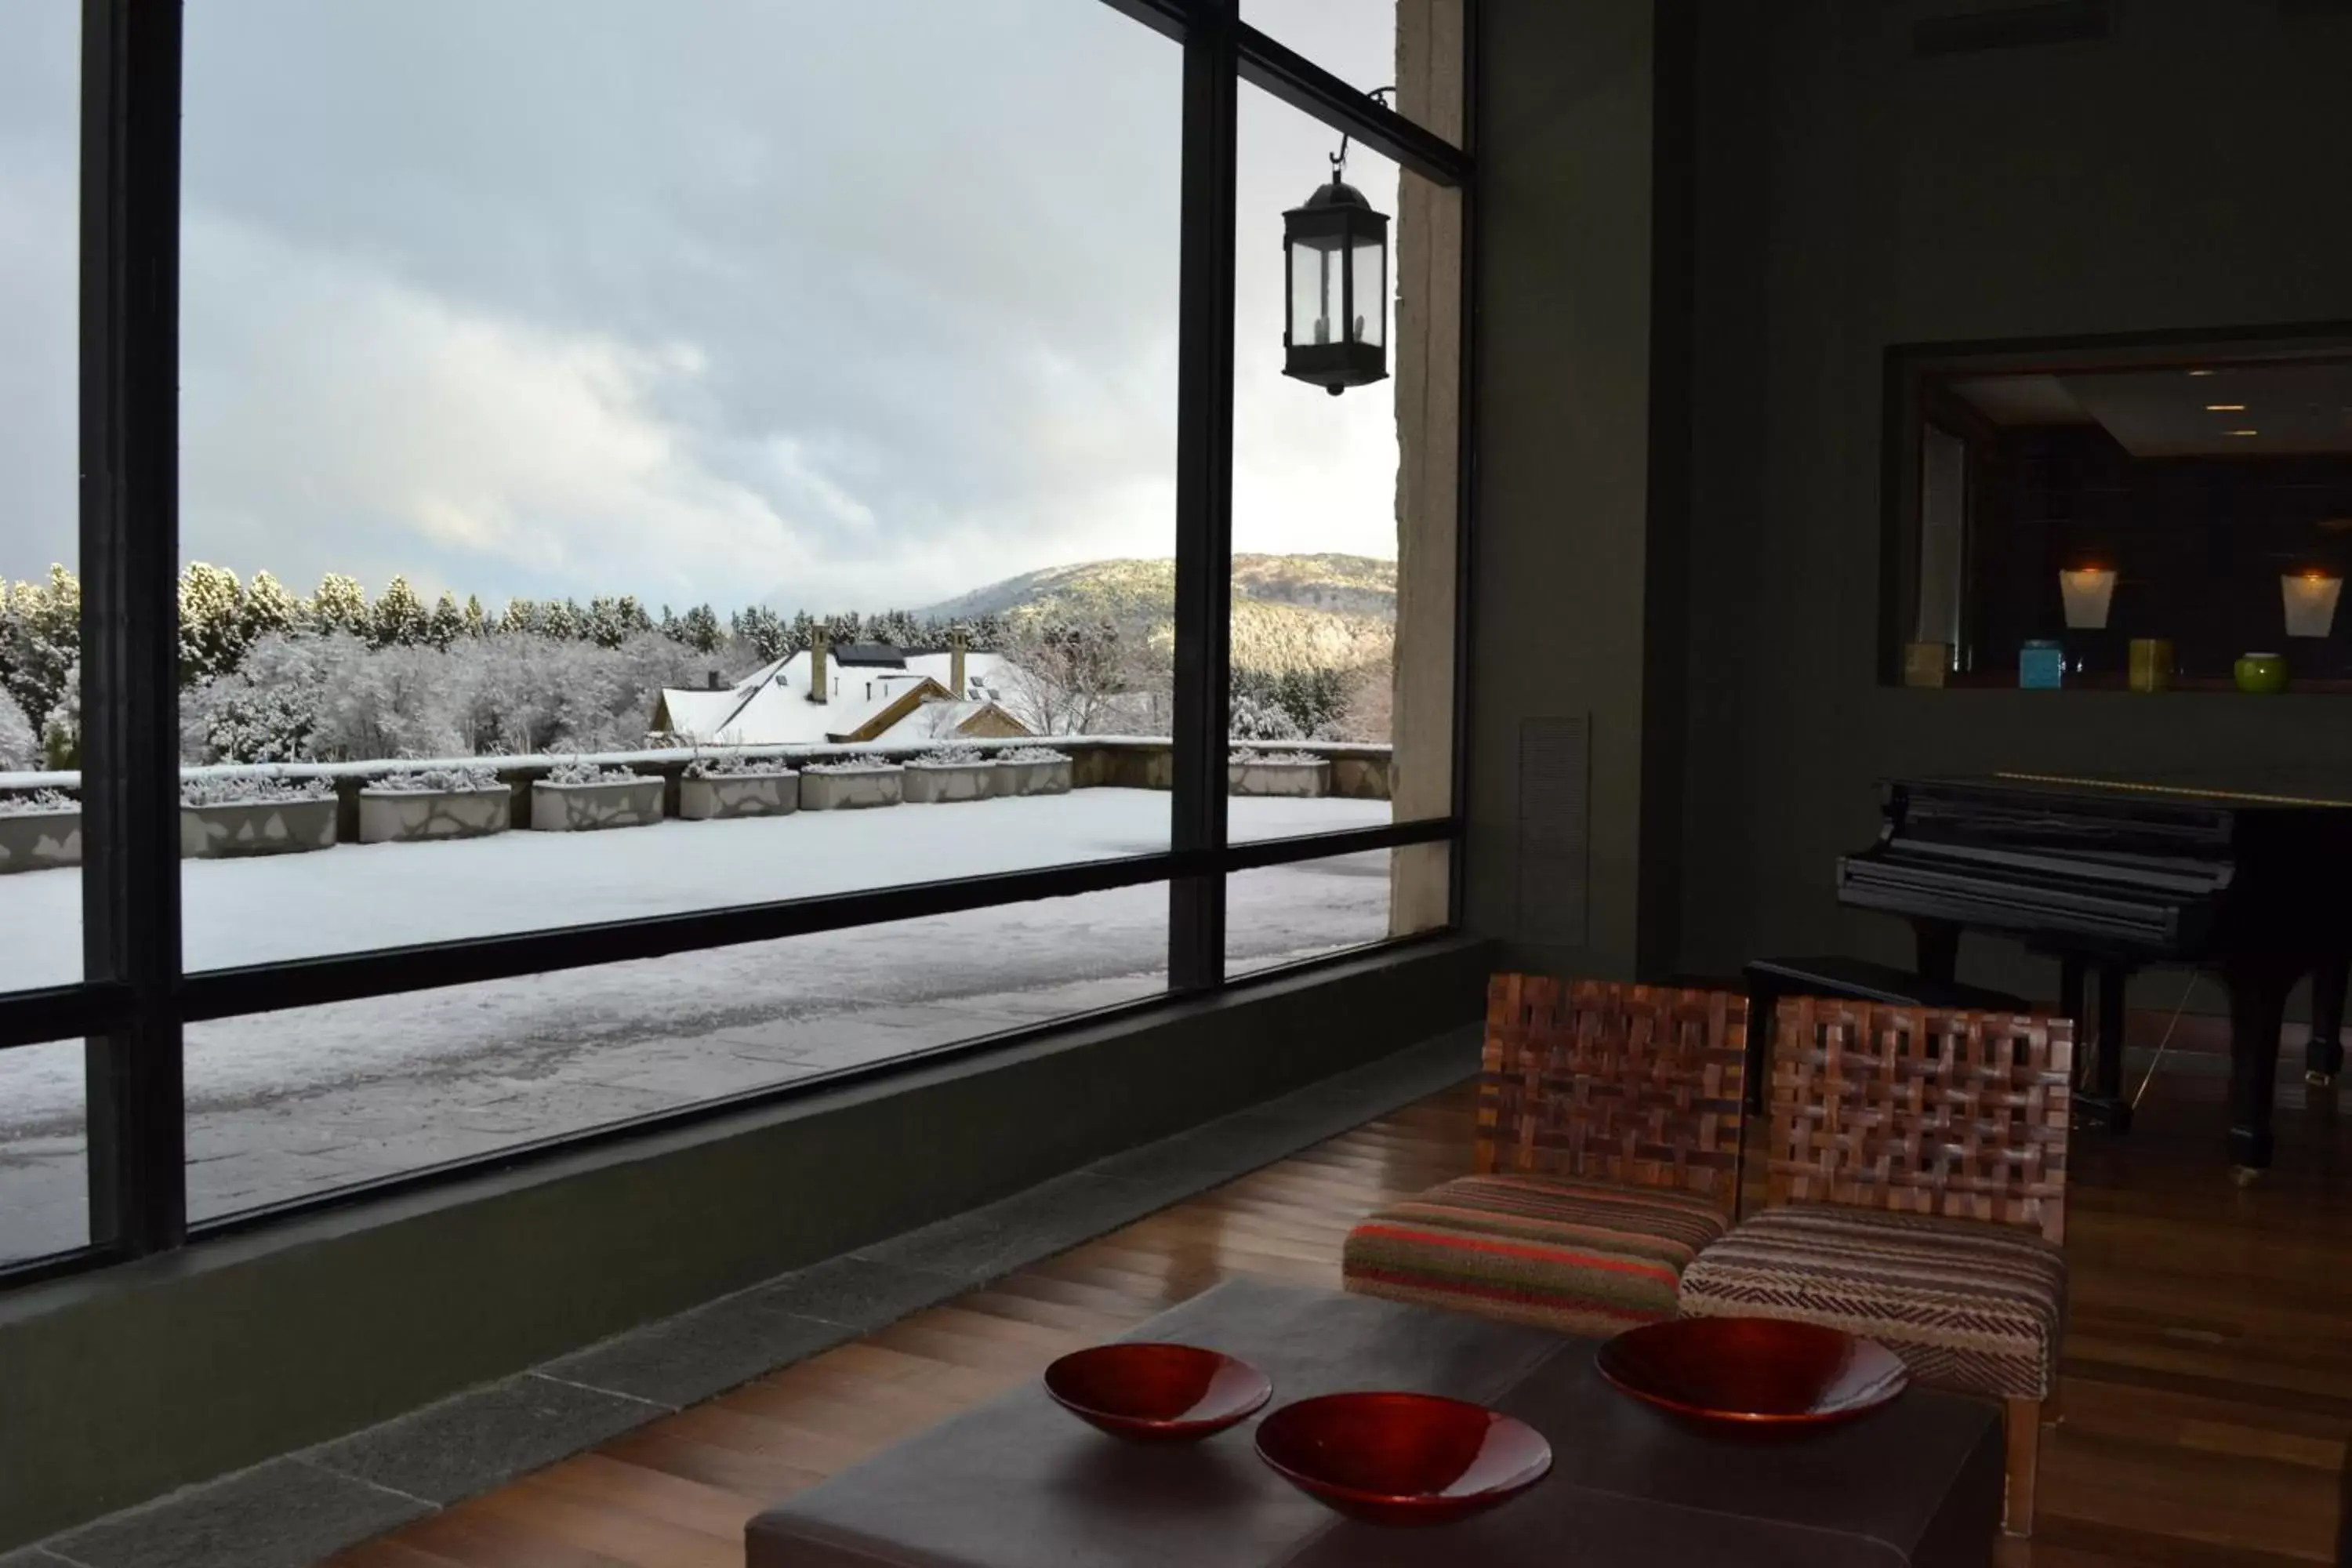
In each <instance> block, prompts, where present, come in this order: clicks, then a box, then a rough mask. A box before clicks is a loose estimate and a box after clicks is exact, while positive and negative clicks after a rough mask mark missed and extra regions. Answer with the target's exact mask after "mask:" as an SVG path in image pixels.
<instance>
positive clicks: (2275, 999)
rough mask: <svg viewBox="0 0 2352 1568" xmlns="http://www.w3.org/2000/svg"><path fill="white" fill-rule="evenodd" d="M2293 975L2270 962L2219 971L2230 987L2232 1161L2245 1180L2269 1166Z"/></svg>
mask: <svg viewBox="0 0 2352 1568" xmlns="http://www.w3.org/2000/svg"><path fill="white" fill-rule="evenodd" d="M2221 982H2222V984H2224V985H2226V986H2227V987H2228V988H2229V992H2230V1163H2231V1164H2232V1165H2234V1166H2235V1167H2237V1175H2238V1181H2239V1183H2240V1184H2245V1183H2247V1182H2250V1181H2252V1179H2253V1178H2254V1177H2255V1176H2257V1175H2259V1174H2260V1173H2263V1171H2266V1170H2268V1169H2269V1168H2270V1163H2271V1102H2272V1100H2273V1096H2274V1092H2275V1090H2276V1089H2277V1080H2278V1052H2279V1024H2280V1021H2281V1020H2282V1019H2283V1018H2284V1016H2285V1013H2286V993H2287V987H2288V986H2289V985H2291V984H2293V983H2294V976H2293V975H2284V974H2281V973H2279V972H2278V971H2276V970H2275V969H2272V968H2269V967H2267V966H2265V967H2262V968H2252V967H2247V968H2231V969H2227V970H2224V971H2223V972H2222V974H2221Z"/></svg>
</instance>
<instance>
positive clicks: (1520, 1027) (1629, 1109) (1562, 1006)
mask: <svg viewBox="0 0 2352 1568" xmlns="http://www.w3.org/2000/svg"><path fill="white" fill-rule="evenodd" d="M1747 1052H1748V998H1747V997H1745V996H1743V995H1741V994H1738V992H1735V991H1676V990H1669V989H1665V988H1663V987H1654V986H1647V985H1622V984H1615V983H1613V982H1608V981H1598V980H1570V981H1559V980H1553V979H1549V978H1547V977H1545V976H1542V975H1534V974H1497V975H1496V976H1495V977H1494V979H1493V980H1492V982H1490V983H1489V984H1488V986H1487V989H1486V1072H1485V1074H1484V1076H1483V1078H1482V1079H1481V1080H1480V1084H1479V1091H1478V1151H1477V1168H1478V1170H1479V1171H1480V1172H1481V1173H1489V1174H1491V1173H1496V1172H1529V1173H1541V1174H1545V1175H1558V1176H1580V1177H1585V1178H1588V1179H1591V1180H1596V1181H1610V1182H1622V1183H1626V1184H1634V1185H1640V1186H1658V1187H1682V1188H1685V1189H1687V1190H1689V1191H1692V1192H1697V1193H1704V1194H1708V1195H1710V1196H1713V1197H1715V1198H1717V1199H1718V1200H1719V1201H1720V1202H1721V1203H1722V1205H1723V1206H1724V1208H1725V1210H1726V1211H1727V1212H1729V1211H1730V1210H1732V1209H1734V1208H1736V1207H1737V1205H1738V1197H1739V1157H1740V1151H1741V1147H1742V1142H1741V1134H1742V1124H1741V1115H1740V1112H1741V1108H1742V1105H1743V1103H1744V1095H1745V1091H1746V1085H1747Z"/></svg>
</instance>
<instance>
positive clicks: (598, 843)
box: [182, 0, 1181, 967]
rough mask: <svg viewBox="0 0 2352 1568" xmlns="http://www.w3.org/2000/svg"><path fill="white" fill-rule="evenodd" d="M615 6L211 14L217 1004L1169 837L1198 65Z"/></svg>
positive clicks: (207, 363)
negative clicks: (1031, 758) (1036, 748)
mask: <svg viewBox="0 0 2352 1568" xmlns="http://www.w3.org/2000/svg"><path fill="white" fill-rule="evenodd" d="M577 16H578V13H577V10H576V7H573V6H571V5H563V4H560V3H558V0H508V3H504V4H500V5H479V4H476V3H474V0H341V3H339V4H336V5H314V4H310V3H308V0H238V3H236V4H230V3H227V0H197V3H196V4H194V5H191V7H190V10H189V17H188V45H187V48H188V59H187V119H186V171H185V183H186V188H185V195H186V202H187V213H188V218H187V229H186V241H185V247H184V273H183V279H184V310H183V323H184V326H183V331H184V339H183V349H184V356H185V367H184V403H183V416H184V419H183V434H184V450H183V469H182V473H183V484H184V500H183V508H182V533H183V538H184V543H185V547H186V556H187V558H186V560H185V562H184V576H183V605H184V616H185V618H186V620H187V622H188V626H187V632H186V638H185V646H186V647H187V648H188V649H189V651H190V657H189V661H188V662H189V668H188V677H189V682H188V685H187V688H186V689H185V690H184V693H183V698H182V729H183V736H184V761H185V763H187V764H188V766H189V767H190V768H192V769H194V768H200V767H216V768H220V769H223V770H226V772H224V773H214V774H207V775H203V776H200V777H195V778H192V779H191V781H190V784H191V787H192V788H193V789H195V790H197V791H198V792H200V793H201V794H203V795H205V797H206V798H205V800H204V801H203V803H202V807H201V811H200V813H199V814H198V815H197V816H196V817H195V818H194V821H195V830H196V831H197V832H198V833H199V835H200V836H201V840H202V842H203V844H204V845H205V847H206V849H207V852H208V853H209V852H219V853H221V854H225V855H243V854H244V853H245V852H246V851H248V850H258V849H275V848H284V849H288V850H289V851H290V850H294V849H298V848H313V847H321V846H324V845H326V844H328V843H329V841H330V837H331V839H332V842H333V843H334V844H335V845H336V846H338V847H332V848H330V849H325V850H324V852H321V853H287V854H284V855H275V856H272V857H271V858H268V859H255V858H233V859H230V858H224V859H213V858H198V859H191V860H190V861H189V862H188V863H187V868H186V871H185V880H184V890H185V898H186V904H187V920H186V924H187V933H188V956H189V962H190V963H191V964H192V965H194V966H196V967H205V966H208V965H213V964H224V963H241V962H251V961H252V960H254V959H257V958H276V957H290V956H294V955H296V954H298V953H318V952H338V951H343V950H348V949H355V948H358V949H364V948H372V947H380V946H384V945H388V944H393V943H401V942H416V941H424V940H433V939H436V938H440V937H450V936H459V935H471V934H484V933H489V932H497V931H516V930H522V929H530V928H537V927H545V926H549V925H553V924H560V923H562V922H566V921H589V920H604V919H613V918H620V917H625V916H627V915H630V914H636V913H645V912H651V911H653V910H674V909H691V908H698V907H709V906H714V905H720V904H726V903H731V902H740V901H746V900H768V899H777V898H786V897H793V896H798V895H803V894H810V893H816V892H824V891H841V890H845V889H857V888H869V887H875V886H883V885H894V884H902V883H908V882H916V881H923V880H929V879H935V878H940V877H948V876H957V875H966V874H970V873H971V872H973V871H977V870H983V869H984V870H991V871H996V870H1006V869H1013V868H1027V867H1037V866H1045V865H1051V864H1056V863H1063V862H1068V861H1073V860H1082V859H1088V858H1097V857H1101V856H1105V855H1114V854H1131V853H1140V852H1144V851H1148V850H1152V849H1156V848H1159V847H1162V846H1164V845H1165V843H1166V842H1167V821H1168V797H1167V795H1166V794H1165V793H1164V791H1163V792H1157V793H1154V792H1150V791H1146V790H1143V789H1140V788H1138V789H1110V790H1103V789H1093V788H1081V789H1080V790H1079V793H1077V794H1076V795H1069V794H1053V795H1046V794H1039V793H1034V792H1035V791H1038V790H1040V789H1043V788H1046V787H1053V788H1057V789H1062V790H1066V789H1067V788H1069V787H1070V786H1071V785H1072V784H1080V785H1084V784H1091V783H1092V782H1094V781H1096V780H1099V779H1108V778H1130V779H1136V780H1141V779H1143V778H1146V777H1148V776H1150V774H1151V773H1152V772H1153V769H1152V768H1151V765H1150V763H1151V761H1152V758H1153V757H1154V755H1156V754H1160V755H1164V752H1165V749H1166V748H1165V745H1164V742H1156V741H1155V740H1153V739H1152V737H1155V736H1159V735H1164V734H1165V733H1166V731H1167V727H1168V723H1169V714H1168V690H1169V686H1170V681H1171V669H1172V658H1171V637H1170V629H1169V616H1170V608H1171V597H1172V583H1173V569H1172V563H1171V559H1170V558H1171V554H1172V544H1173V536H1174V510H1175V509H1174V449H1175V396H1176V373H1175V337H1176V316H1177V295H1176V275H1177V239H1178V211H1177V208H1178V188H1177V187H1178V162H1179V153H1180V146H1179V142H1180V134H1181V103H1180V94H1179V88H1180V79H1181V50H1180V49H1179V48H1178V47H1176V46H1175V45H1173V44H1172V43H1171V42H1170V41H1169V40H1168V39H1166V38H1164V37H1160V36H1159V35H1158V34H1156V33H1154V32H1152V31H1150V29H1148V28H1145V27H1141V26H1137V25H1135V24H1134V23H1133V22H1132V21H1131V20H1130V19H1129V18H1127V17H1125V16H1120V15H1118V14H1117V13H1116V12H1114V11H1112V10H1111V9H1109V8H1108V7H1106V6H1103V5H1099V4H1097V3H1095V0H1008V3H1006V4H1002V5H987V6H942V5H936V4H933V3H931V0H871V3H861V4H859V5H849V6H845V5H835V4H832V3H830V0H760V3H756V4H754V3H751V0H692V3H689V4H685V5H622V6H613V7H605V8H600V9H599V10H598V13H597V16H596V20H595V25H594V26H581V25H579V23H578V20H577ZM1074 125H1079V126H1084V127H1085V128H1086V134H1085V135H1083V136H1073V135H1071V134H1070V133H1069V132H1070V127H1072V126H1074ZM1095 737H1111V739H1101V740H1097V739H1094V738H1095ZM1013 742H1050V743H1051V744H1052V745H1053V746H1054V747H1055V749H1056V750H1058V751H1059V752H1062V753H1063V755H1064V757H1065V758H1066V759H1067V760H1066V761H1064V762H1062V763H1058V764H1057V763H1051V762H1041V763H1034V764H1029V765H1027V766H1025V768H1023V769H1012V768H1003V767H999V766H997V765H995V764H994V763H991V762H990V761H989V760H988V759H989V757H990V756H992V754H993V751H992V748H996V747H999V746H1000V745H1002V744H1010V743H1013ZM949 747H959V748H961V747H971V748H976V749H979V750H980V751H981V752H982V753H983V754H982V755H981V756H978V757H966V758H964V759H963V760H961V761H954V760H952V759H950V758H945V757H941V756H940V755H939V753H940V752H941V751H942V750H944V749H945V748H949ZM745 752H748V753H749V754H750V756H751V761H752V763H753V764H754V765H755V766H757V767H759V768H761V769H763V770H765V776H764V777H761V778H757V779H753V780H751V781H750V782H744V781H742V780H737V781H735V782H732V783H727V784H723V787H722V785H721V784H712V783H711V782H710V781H709V780H707V779H689V778H688V777H686V776H685V775H686V774H687V773H688V770H689V769H690V768H693V767H695V766H696V765H697V764H698V763H700V764H702V765H704V766H705V767H706V768H707V767H708V766H709V765H710V764H711V763H713V762H714V761H715V762H718V763H740V761H741V760H742V759H741V757H740V755H739V753H745ZM918 761H929V762H932V763H947V764H949V765H943V766H938V767H903V768H902V764H905V763H910V762H918ZM425 763H432V764H435V765H434V766H433V767H432V768H431V769H425V768H424V767H422V766H421V764H425ZM835 764H845V765H848V766H850V767H852V768H853V769H856V770H858V771H856V772H853V773H845V774H835V775H828V774H824V773H820V772H816V771H811V772H807V773H801V774H800V776H799V777H797V778H796V779H793V780H792V781H789V783H787V782H785V781H782V780H780V779H779V778H778V777H777V776H776V770H777V769H779V768H780V767H789V768H791V769H793V771H794V772H796V773H797V772H798V771H799V770H800V769H801V768H803V767H804V766H812V765H814V767H816V768H823V767H827V766H832V765H835ZM273 766H283V767H286V768H287V769H288V770H289V772H288V774H287V776H288V777H289V778H291V779H292V780H293V781H294V787H295V788H297V789H298V790H300V791H308V792H314V793H315V792H317V791H320V790H326V791H330V792H331V793H333V794H334V795H336V796H337V798H336V799H335V800H334V801H333V802H332V803H325V802H314V803H305V802H302V801H299V800H297V801H283V800H280V801H265V802H261V803H259V805H258V806H257V805H255V804H254V803H253V802H252V799H251V797H252V796H253V795H255V794H257V792H258V791H259V790H261V789H263V788H266V787H268V780H267V779H266V778H265V779H262V780H260V781H258V782H257V777H256V773H255V770H256V769H267V768H269V767H273ZM1056 766H1058V767H1059V768H1060V769H1061V773H1060V774H1059V775H1058V776H1055V775H1054V774H1053V773H1052V770H1053V769H1054V768H1055V767H1056ZM1041 769H1042V770H1045V771H1043V772H1040V770H1041ZM559 770H561V771H559ZM1162 771H1163V772H1164V769H1163V770H1162ZM426 773H429V774H430V776H420V775H423V774H426ZM614 773H620V774H625V775H632V776H634V777H635V779H636V780H637V781H640V782H637V783H634V784H633V783H631V782H629V779H628V778H621V777H614V776H613V775H614ZM372 779H380V780H384V781H389V782H388V784H386V785H385V786H384V787H387V788H388V787H389V785H390V784H396V783H401V782H405V783H407V784H412V785H415V786H419V787H418V788H414V789H410V790H408V791H405V792H401V793H402V794H404V795H405V796H406V797H407V798H390V797H387V796H385V795H373V796H371V795H369V794H368V793H367V790H368V786H369V783H370V781H371V780H372ZM468 785H471V786H478V787H466V786H468ZM1024 792H1028V793H1024ZM419 794H427V795H436V796H437V797H440V798H436V799H433V800H426V801H420V800H418V799H416V798H414V797H415V796H416V795H419ZM1014 795H1022V797H1021V798H1011V797H1012V796H1014ZM889 800H899V801H903V802H905V803H906V805H907V806H910V807H915V809H905V808H898V809H891V810H887V811H861V812H856V813H849V812H840V813H835V812H833V811H829V810H821V808H822V807H824V806H826V805H836V804H848V805H867V804H880V803H882V802H885V801H889ZM935 803H944V804H948V805H952V806H953V807H954V809H953V810H951V811H946V812H936V811H933V810H932V809H931V805H933V804H935ZM787 804H796V805H797V806H798V808H799V809H798V810H797V812H796V814H795V815H793V816H772V818H771V819H769V820H761V821H750V820H733V819H732V818H733V816H734V815H735V814H738V813H742V812H751V811H761V812H769V813H773V812H777V811H780V810H781V809H782V807H783V806H784V805H787ZM706 812H715V813H717V814H718V815H719V816H723V817H728V818H729V819H728V820H719V821H710V820H689V821H679V820H676V819H677V818H678V817H679V816H687V817H690V818H691V817H698V816H702V815H703V814H704V813H706ZM656 818H658V820H656ZM876 819H880V820H876ZM501 825H503V826H504V828H505V829H507V831H496V830H498V829H499V828H500V826H501ZM525 826H528V827H530V829H533V830H534V831H530V832H522V831H515V830H520V829H522V828H524V827H525ZM574 826H609V827H614V828H623V827H625V828H627V829H628V830H627V831H614V832H600V833H594V834H577V833H572V832H568V831H566V832H561V833H557V832H549V831H544V830H546V829H549V828H551V827H558V828H570V827H574ZM493 832H495V833H496V836H487V835H491V834H492V833H493ZM475 835H485V836H483V837H474V836H475ZM426 838H448V839H462V840H464V841H462V842H419V841H418V840H420V839H426ZM354 839H358V840H362V844H361V845H359V846H357V847H355V846H354V845H353V842H352V841H353V840H354ZM457 889H463V891H462V893H461V892H459V891H457ZM290 909H299V910H303V911H305V918H303V919H301V920H299V921H296V920H269V919H257V918H256V916H257V914H258V913H266V912H268V911H274V910H290Z"/></svg>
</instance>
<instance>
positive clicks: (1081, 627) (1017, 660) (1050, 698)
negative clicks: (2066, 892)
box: [1003, 618, 1130, 735]
mask: <svg viewBox="0 0 2352 1568" xmlns="http://www.w3.org/2000/svg"><path fill="white" fill-rule="evenodd" d="M1003 652H1004V657H1005V666H1004V685H1005V696H1006V701H1005V708H1006V710H1008V711H1009V712H1011V713H1012V715H1013V717H1014V718H1015V719H1018V720H1019V721H1021V722H1022V723H1023V724H1024V726H1026V727H1027V728H1028V729H1029V730H1030V731H1034V733H1037V734H1040V735H1083V734H1087V733H1089V732H1091V731H1094V730H1096V729H1097V727H1098V726H1099V725H1100V724H1101V723H1102V721H1103V720H1104V719H1105V718H1106V717H1107V716H1108V714H1109V713H1110V712H1111V711H1112V709H1113V700H1114V699H1115V698H1117V697H1118V694H1119V693H1120V692H1121V691H1123V690H1124V689H1126V687H1127V685H1128V680H1127V676H1128V674H1129V665H1130V661H1129V658H1128V652H1129V650H1128V649H1126V648H1125V647H1122V646H1121V643H1120V639H1119V635H1118V629H1117V628H1116V627H1114V626H1112V625H1111V624H1110V623H1109V622H1108V621H1095V622H1079V623H1076V624H1072V625H1061V624H1056V623H1052V622H1047V621H1045V620H1043V619H1040V618H1033V619H1031V620H1029V621H1026V622H1024V624H1023V625H1022V626H1020V627H1018V628H1016V630H1015V633H1014V635H1013V637H1011V638H1009V639H1008V640H1007V643H1006V646H1005V647H1004V649H1003Z"/></svg>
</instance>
